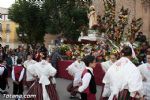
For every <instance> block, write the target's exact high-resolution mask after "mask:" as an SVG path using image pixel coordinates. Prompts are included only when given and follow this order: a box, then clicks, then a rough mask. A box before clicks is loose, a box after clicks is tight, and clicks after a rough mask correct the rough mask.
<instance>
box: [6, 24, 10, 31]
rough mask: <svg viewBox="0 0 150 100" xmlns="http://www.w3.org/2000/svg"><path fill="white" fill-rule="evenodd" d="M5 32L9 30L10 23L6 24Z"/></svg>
mask: <svg viewBox="0 0 150 100" xmlns="http://www.w3.org/2000/svg"><path fill="white" fill-rule="evenodd" d="M6 32H7V33H9V32H10V24H6Z"/></svg>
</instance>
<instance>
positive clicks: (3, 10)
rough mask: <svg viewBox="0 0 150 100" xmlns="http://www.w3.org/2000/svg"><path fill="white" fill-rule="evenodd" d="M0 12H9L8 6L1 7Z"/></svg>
mask: <svg viewBox="0 0 150 100" xmlns="http://www.w3.org/2000/svg"><path fill="white" fill-rule="evenodd" d="M0 13H1V14H8V8H2V7H0Z"/></svg>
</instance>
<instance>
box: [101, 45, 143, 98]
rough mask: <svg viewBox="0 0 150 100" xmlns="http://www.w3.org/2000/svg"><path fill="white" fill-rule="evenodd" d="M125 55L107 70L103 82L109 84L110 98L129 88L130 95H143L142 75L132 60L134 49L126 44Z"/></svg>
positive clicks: (123, 52) (123, 51)
mask: <svg viewBox="0 0 150 100" xmlns="http://www.w3.org/2000/svg"><path fill="white" fill-rule="evenodd" d="M122 54H123V56H124V57H121V58H120V59H119V60H117V61H116V62H115V63H114V64H113V65H112V66H111V67H110V68H109V69H108V71H107V72H106V74H105V76H104V78H103V83H104V84H109V86H110V91H111V93H110V96H109V99H108V100H113V98H114V97H118V95H119V92H121V91H123V90H124V89H127V90H128V91H129V92H130V97H131V98H132V97H135V96H136V97H137V95H136V94H137V93H138V94H139V95H138V96H139V97H141V98H142V97H143V93H142V92H141V90H142V89H143V83H142V76H141V74H140V71H139V70H138V68H137V67H136V66H135V65H134V64H133V63H132V62H131V61H130V59H131V56H132V49H131V48H130V47H129V46H126V47H124V48H123V50H122Z"/></svg>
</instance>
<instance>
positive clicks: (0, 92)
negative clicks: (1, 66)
mask: <svg viewBox="0 0 150 100" xmlns="http://www.w3.org/2000/svg"><path fill="white" fill-rule="evenodd" d="M0 94H9V93H8V92H7V91H4V92H2V91H0Z"/></svg>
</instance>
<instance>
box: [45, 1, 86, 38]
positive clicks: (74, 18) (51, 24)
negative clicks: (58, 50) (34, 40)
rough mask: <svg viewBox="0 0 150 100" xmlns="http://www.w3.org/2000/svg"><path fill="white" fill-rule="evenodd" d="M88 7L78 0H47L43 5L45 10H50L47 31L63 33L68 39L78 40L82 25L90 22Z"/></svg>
mask: <svg viewBox="0 0 150 100" xmlns="http://www.w3.org/2000/svg"><path fill="white" fill-rule="evenodd" d="M80 4H82V6H81V5H80ZM86 8H87V7H86V6H85V5H84V4H83V3H81V1H77V0H46V1H45V3H44V5H43V11H44V12H45V13H47V11H49V12H48V13H47V23H46V25H47V26H46V32H47V33H51V34H60V33H62V34H64V36H65V37H66V38H67V39H71V40H77V39H78V37H79V33H80V30H81V26H87V23H88V18H87V9H86Z"/></svg>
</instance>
